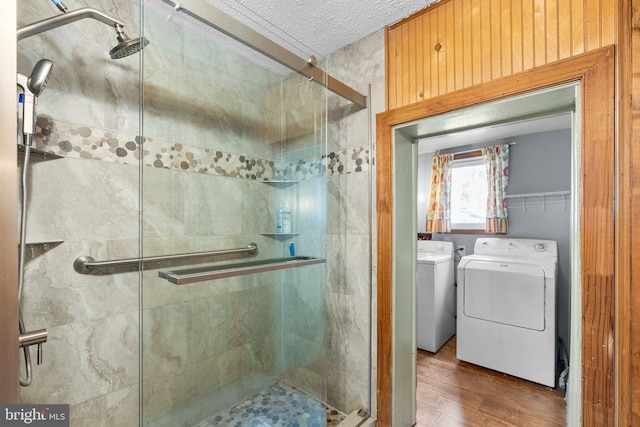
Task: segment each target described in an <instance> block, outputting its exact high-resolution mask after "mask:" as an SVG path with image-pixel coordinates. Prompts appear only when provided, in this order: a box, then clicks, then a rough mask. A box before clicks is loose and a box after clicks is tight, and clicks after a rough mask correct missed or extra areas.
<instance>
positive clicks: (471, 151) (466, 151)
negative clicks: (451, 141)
mask: <svg viewBox="0 0 640 427" xmlns="http://www.w3.org/2000/svg"><path fill="white" fill-rule="evenodd" d="M507 144H508V145H517V144H518V143H517V142H507ZM496 145H504V144H496ZM486 147H489V145H487V146H486ZM482 148H484V147H480V148H474V149H473V150H465V151H454V152H451V153H447V154H456V155H457V154H467V153H473V152H475V151H480V150H481V149H482ZM435 154H436V155H438V154H440V150H436V153H435Z"/></svg>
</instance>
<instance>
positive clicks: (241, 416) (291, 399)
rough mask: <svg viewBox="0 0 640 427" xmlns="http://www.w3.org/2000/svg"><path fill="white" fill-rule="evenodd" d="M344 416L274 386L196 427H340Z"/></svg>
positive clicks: (284, 387) (291, 390)
mask: <svg viewBox="0 0 640 427" xmlns="http://www.w3.org/2000/svg"><path fill="white" fill-rule="evenodd" d="M344 418H345V416H344V415H343V414H341V413H340V412H338V411H336V410H335V409H333V408H331V407H327V405H325V404H323V403H321V402H319V401H317V400H315V399H313V398H312V397H310V396H308V395H307V394H305V393H303V392H301V391H299V390H298V389H296V388H294V387H291V386H289V385H287V384H283V383H275V384H273V385H272V386H270V387H269V388H267V389H266V390H263V391H261V392H260V393H256V394H255V395H254V396H252V397H250V398H249V399H247V400H245V401H243V402H241V403H238V404H237V405H235V406H233V407H231V408H229V409H227V410H226V411H224V412H222V413H220V414H218V415H216V416H214V417H212V418H209V419H207V420H205V421H203V422H201V423H200V424H198V425H197V426H195V427H212V426H222V427H227V426H234V427H285V426H286V427H296V426H299V427H316V426H317V427H323V426H337V425H338V424H340V422H341V421H342V420H343V419H344Z"/></svg>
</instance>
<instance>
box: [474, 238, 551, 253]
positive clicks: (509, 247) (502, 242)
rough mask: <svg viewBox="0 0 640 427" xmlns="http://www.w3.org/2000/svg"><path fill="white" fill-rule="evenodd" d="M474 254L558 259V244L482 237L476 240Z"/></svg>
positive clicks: (535, 240)
mask: <svg viewBox="0 0 640 427" xmlns="http://www.w3.org/2000/svg"><path fill="white" fill-rule="evenodd" d="M474 253H475V254H476V255H485V256H513V257H527V258H536V257H557V256H558V243H557V242H556V241H555V240H538V239H501V238H492V237H481V238H479V239H477V240H476V244H475V246H474Z"/></svg>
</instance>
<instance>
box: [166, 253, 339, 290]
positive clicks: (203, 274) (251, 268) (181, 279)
mask: <svg viewBox="0 0 640 427" xmlns="http://www.w3.org/2000/svg"><path fill="white" fill-rule="evenodd" d="M325 262H326V260H325V258H314V257H309V256H294V257H286V258H271V259H264V260H260V261H251V262H241V263H233V264H223V265H213V266H209V267H199V268H190V269H185V270H174V271H161V272H159V273H158V276H160V277H161V278H163V279H167V280H168V281H169V282H171V283H173V284H174V285H187V284H189V283H197V282H204V281H207V280H215V279H223V278H226V277H235V276H244V275H247V274H255V273H263V272H266V271H276V270H285V269H289V268H297V267H304V266H307V265H314V264H324V263H325Z"/></svg>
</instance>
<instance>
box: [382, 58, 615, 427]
mask: <svg viewBox="0 0 640 427" xmlns="http://www.w3.org/2000/svg"><path fill="white" fill-rule="evenodd" d="M613 70H614V69H613V51H612V49H611V48H605V49H600V50H599V51H594V52H591V53H589V54H585V55H582V56H579V57H575V58H572V59H570V60H567V61H561V62H560V63H556V64H551V65H547V66H543V67H540V68H537V69H534V70H530V71H527V72H525V73H520V74H517V75H513V76H511V77H508V78H505V79H501V80H500V81H492V82H489V83H485V84H483V85H480V86H477V87H471V88H468V89H464V90H461V91H458V92H455V93H453V94H449V95H446V96H443V97H439V98H434V99H432V100H428V101H424V102H422V103H420V104H416V105H412V106H408V107H405V108H402V109H398V110H393V111H388V112H386V113H383V114H380V115H378V120H377V151H376V154H377V156H376V157H377V168H378V171H377V218H378V361H377V362H378V423H379V424H380V425H383V426H386V425H394V426H404V425H411V424H412V422H413V421H414V419H413V414H411V413H407V412H403V411H402V409H403V408H406V404H405V405H404V406H402V404H401V403H400V402H402V400H409V401H414V400H413V390H412V389H411V388H412V387H411V385H412V381H413V380H412V377H411V376H406V377H405V378H404V379H403V378H401V375H403V373H404V374H405V375H406V373H407V372H408V371H410V369H404V370H396V369H395V367H397V366H404V365H405V364H407V363H408V364H410V365H413V364H414V361H415V345H413V344H414V343H407V340H406V339H405V340H403V339H402V333H399V332H401V331H404V330H406V329H410V327H408V326H409V325H412V323H411V322H412V319H414V318H415V310H406V309H403V308H402V307H401V306H399V305H398V301H400V300H402V297H401V294H402V292H400V295H399V294H398V290H399V286H400V284H402V283H404V284H405V286H406V283H407V282H406V281H405V282H402V280H401V279H402V278H403V276H402V274H404V276H406V275H407V274H406V273H401V271H402V270H404V269H405V268H406V267H407V265H406V262H407V260H411V261H412V260H413V259H415V249H414V243H413V242H414V236H415V234H414V233H413V231H415V213H413V215H414V216H413V219H414V220H413V221H411V222H410V225H407V223H406V222H404V221H403V218H406V217H403V216H402V214H401V212H402V208H399V207H400V206H401V204H402V202H403V199H405V197H404V194H403V193H402V191H398V190H401V186H400V185H399V184H398V182H397V178H398V176H399V175H406V174H407V172H405V171H399V170H398V167H397V166H398V160H399V159H401V158H403V157H404V158H406V157H407V156H408V155H409V154H408V153H409V152H411V150H413V148H411V147H412V146H413V141H412V133H411V132H409V131H411V130H412V129H413V128H415V127H416V126H417V125H418V124H419V123H420V121H421V120H423V119H425V118H427V117H434V116H436V115H438V114H442V113H448V112H451V111H455V110H459V109H461V108H463V107H467V106H478V105H480V104H482V103H486V102H491V101H496V100H499V99H504V98H506V97H509V96H517V95H521V94H524V93H527V92H531V91H534V90H539V89H544V88H548V87H551V86H553V85H559V84H564V83H567V82H572V81H579V82H580V93H581V96H580V99H581V100H583V104H582V105H577V106H576V112H578V114H576V115H578V116H580V117H581V118H582V126H580V127H579V129H580V132H581V134H582V135H583V138H582V142H581V144H580V148H581V150H580V154H581V156H580V159H579V161H580V170H581V171H582V174H581V176H580V179H579V180H577V181H578V182H579V183H580V186H579V188H580V191H578V192H575V193H576V194H579V199H578V200H579V207H578V206H576V209H575V212H576V215H579V220H580V221H579V224H580V227H579V228H578V229H579V234H578V237H577V241H578V243H577V244H578V245H579V248H580V250H579V251H575V252H576V253H579V255H580V258H581V259H582V260H583V262H582V263H581V264H580V265H579V269H578V270H577V271H576V273H575V274H576V276H575V277H577V281H578V286H579V288H580V297H579V298H578V297H577V298H575V299H574V300H575V301H576V303H577V304H578V305H579V307H581V309H582V312H583V316H582V317H581V319H580V321H578V322H572V323H575V325H573V326H572V327H575V328H580V329H579V332H577V334H578V335H579V339H577V340H575V341H576V343H577V345H579V346H580V351H582V354H583V358H582V361H581V363H578V364H577V365H576V364H575V363H572V365H573V366H574V374H575V375H576V376H577V377H580V376H582V378H583V379H584V381H583V382H582V385H581V387H576V388H579V389H580V391H581V393H578V394H577V395H576V396H575V397H574V398H573V399H575V402H570V403H569V405H570V406H571V407H573V408H576V410H577V412H578V413H579V416H580V418H581V420H582V422H583V423H584V424H585V425H590V424H602V422H603V420H604V424H609V423H610V422H611V421H612V420H613V416H614V414H613V409H614V406H613V398H612V396H613V392H612V391H613V377H614V374H615V371H614V369H613V342H611V339H610V337H611V336H613V327H614V325H613V324H612V321H611V318H612V313H613V303H614V302H615V301H614V299H615V298H614V294H613V292H614V287H613V283H614V275H615V274H614V273H615V271H616V269H619V268H621V266H620V265H619V264H618V265H616V262H615V250H616V248H617V247H616V243H615V242H616V240H615V239H614V238H615V232H616V230H615V228H614V221H615V219H616V212H615V211H614V209H613V206H614V205H613V201H614V194H615V192H616V187H615V178H616V170H615V169H614V159H615V134H614V98H613V96H612V94H613V89H614V73H613ZM418 134H419V133H418V132H416V133H415V134H414V136H417V135H418ZM414 164H415V163H414ZM405 200H406V199H405ZM413 212H415V210H413ZM406 228H410V229H413V230H412V231H411V232H407V230H406ZM403 236H411V238H410V239H409V240H407V239H403ZM407 253H412V256H410V257H405V258H403V257H401V256H400V255H399V254H407ZM593 261H597V262H593ZM412 265H413V262H411V265H410V266H409V269H412ZM405 278H406V277H405ZM410 288H411V292H414V291H413V288H412V287H410ZM574 313H575V312H574ZM412 332H413V331H412ZM404 349H407V350H406V351H405V350H404ZM572 353H574V356H575V353H577V352H572ZM576 371H577V372H576ZM601 375H605V377H601ZM596 378H607V380H606V381H596V380H595V379H596ZM407 414H409V415H407ZM569 421H570V420H569Z"/></svg>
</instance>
